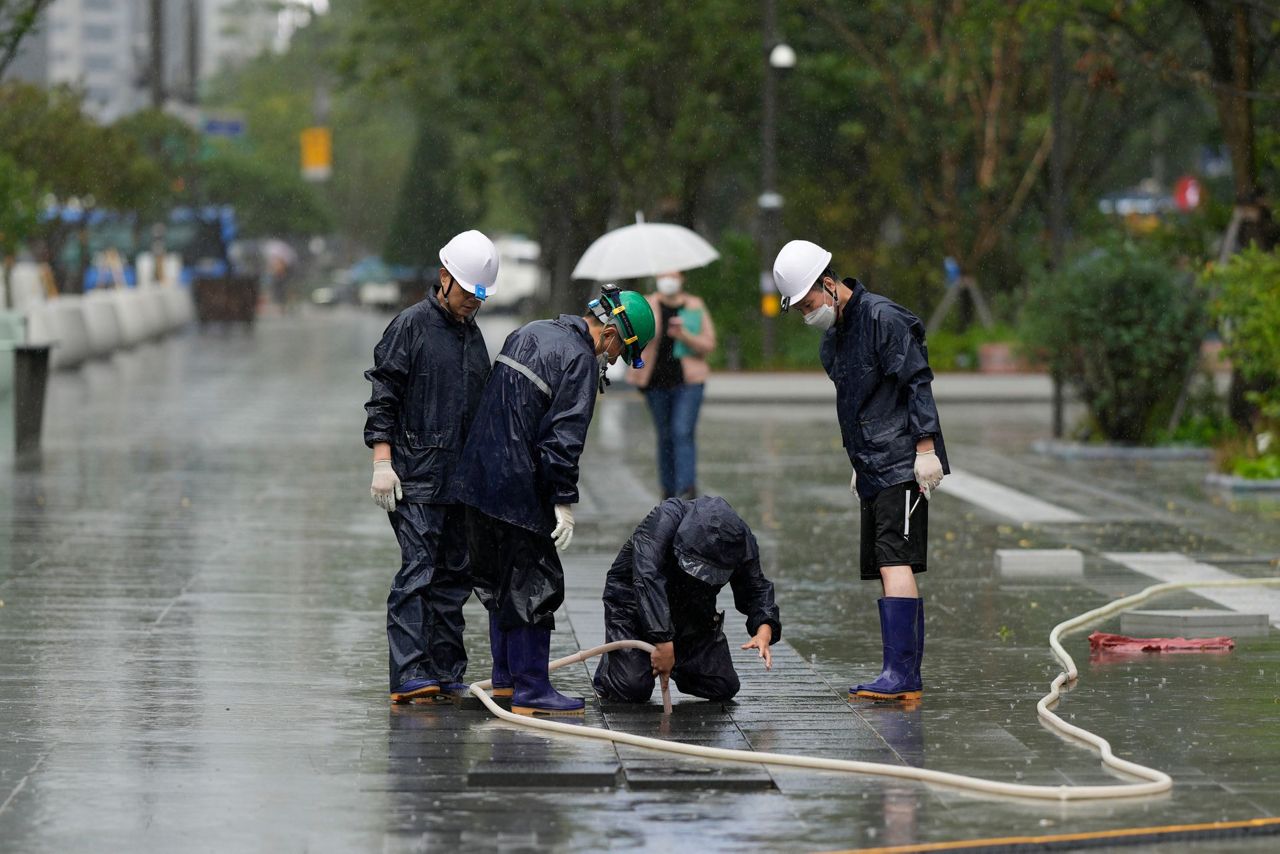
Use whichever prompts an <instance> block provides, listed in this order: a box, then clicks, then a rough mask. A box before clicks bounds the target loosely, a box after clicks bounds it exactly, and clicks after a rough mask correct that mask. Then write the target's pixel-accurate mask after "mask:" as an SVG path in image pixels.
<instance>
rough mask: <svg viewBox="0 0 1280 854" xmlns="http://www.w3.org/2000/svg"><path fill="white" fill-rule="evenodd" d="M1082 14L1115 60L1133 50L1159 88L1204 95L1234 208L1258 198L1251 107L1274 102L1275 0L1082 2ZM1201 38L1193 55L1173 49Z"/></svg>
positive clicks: (1278, 25)
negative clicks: (1213, 113)
mask: <svg viewBox="0 0 1280 854" xmlns="http://www.w3.org/2000/svg"><path fill="white" fill-rule="evenodd" d="M1082 14H1083V15H1084V16H1085V19H1086V20H1087V21H1089V22H1090V23H1092V24H1093V25H1094V26H1096V27H1099V28H1100V29H1102V30H1103V31H1105V32H1106V33H1108V34H1109V35H1110V36H1111V37H1112V39H1111V47H1112V50H1113V51H1114V52H1120V51H1125V50H1129V51H1132V50H1134V49H1136V50H1137V51H1138V52H1139V54H1140V56H1141V59H1142V61H1143V63H1144V64H1145V65H1146V66H1147V68H1148V69H1150V71H1151V72H1152V73H1154V74H1156V75H1157V76H1158V78H1159V79H1160V81H1161V82H1162V83H1166V84H1173V85H1177V86H1187V85H1192V86H1196V87H1200V88H1203V89H1205V90H1207V91H1209V92H1210V93H1211V94H1212V96H1213V100H1214V103H1215V105H1216V107H1217V113H1218V122H1219V124H1220V125H1221V130H1222V137H1223V140H1224V141H1225V143H1226V146H1227V149H1228V151H1229V152H1230V153H1231V168H1232V178H1233V188H1234V191H1235V197H1236V202H1237V203H1238V204H1252V203H1253V201H1254V199H1255V197H1257V196H1258V195H1259V194H1260V190H1261V188H1260V186H1259V180H1258V178H1259V169H1258V157H1257V151H1258V148H1257V126H1256V124H1255V121H1254V105H1255V104H1256V103H1258V102H1260V101H1272V102H1274V101H1276V100H1280V85H1278V83H1277V80H1276V77H1275V75H1274V74H1273V75H1268V74H1267V72H1268V71H1269V70H1271V68H1272V62H1273V60H1274V59H1275V58H1276V56H1277V53H1278V52H1280V3H1277V2H1275V0H1123V1H1122V2H1117V0H1088V2H1085V3H1084V4H1082ZM1188 30H1196V31H1198V32H1199V34H1200V44H1199V45H1198V47H1199V50H1197V51H1194V52H1189V51H1187V50H1185V49H1178V47H1177V46H1179V45H1180V44H1181V42H1180V40H1179V38H1178V35H1179V34H1180V33H1185V32H1187V31H1188Z"/></svg>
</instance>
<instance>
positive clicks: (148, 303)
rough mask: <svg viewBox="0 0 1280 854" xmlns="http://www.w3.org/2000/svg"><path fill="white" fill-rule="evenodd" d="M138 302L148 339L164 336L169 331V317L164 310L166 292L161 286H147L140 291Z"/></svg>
mask: <svg viewBox="0 0 1280 854" xmlns="http://www.w3.org/2000/svg"><path fill="white" fill-rule="evenodd" d="M138 302H139V305H140V311H141V313H142V326H143V329H144V330H146V337H147V340H148V341H151V340H155V339H157V338H163V337H164V336H165V335H167V334H168V333H169V319H168V317H167V316H166V315H165V310H164V294H163V293H161V292H160V289H159V288H146V289H145V290H139V291H138Z"/></svg>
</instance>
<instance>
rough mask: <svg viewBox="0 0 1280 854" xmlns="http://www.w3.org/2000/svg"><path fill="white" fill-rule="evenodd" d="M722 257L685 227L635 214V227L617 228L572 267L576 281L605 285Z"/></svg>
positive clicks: (687, 266) (700, 265)
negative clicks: (653, 220)
mask: <svg viewBox="0 0 1280 854" xmlns="http://www.w3.org/2000/svg"><path fill="white" fill-rule="evenodd" d="M719 257H720V253H719V252H717V251H716V250H715V249H713V248H712V246H711V244H710V243H708V242H707V241H705V240H703V239H702V238H701V237H699V236H698V235H697V234H696V233H695V232H692V231H690V230H689V229H687V228H685V227H684V226H682V225H672V224H670V223H664V222H645V221H644V217H642V216H641V215H640V214H636V223H635V225H626V226H623V227H622V228H618V229H614V230H613V231H611V232H609V233H608V234H606V235H604V236H602V237H599V238H597V239H596V242H595V243H592V244H591V246H590V247H589V248H588V249H587V251H586V252H584V253H583V254H582V258H581V259H580V260H579V261H578V266H576V267H574V268H573V278H575V279H594V280H596V281H598V282H604V281H609V280H612V279H636V278H639V277H641V276H657V275H659V274H660V273H668V272H672V271H675V270H692V269H693V268H695V267H705V266H706V265H708V264H710V263H711V262H712V261H714V260H716V259H717V258H719Z"/></svg>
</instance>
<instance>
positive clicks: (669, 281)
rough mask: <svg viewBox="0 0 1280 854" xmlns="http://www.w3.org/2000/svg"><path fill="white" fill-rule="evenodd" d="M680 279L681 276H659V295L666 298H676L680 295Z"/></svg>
mask: <svg viewBox="0 0 1280 854" xmlns="http://www.w3.org/2000/svg"><path fill="white" fill-rule="evenodd" d="M680 286H681V282H680V277H679V276H659V277H658V293H660V294H662V295H663V296H664V297H669V296H674V295H676V294H678V293H680Z"/></svg>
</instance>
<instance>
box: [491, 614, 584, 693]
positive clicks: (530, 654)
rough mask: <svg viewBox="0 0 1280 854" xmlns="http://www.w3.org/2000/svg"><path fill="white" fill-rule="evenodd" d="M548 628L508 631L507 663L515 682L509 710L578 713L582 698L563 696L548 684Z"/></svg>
mask: <svg viewBox="0 0 1280 854" xmlns="http://www.w3.org/2000/svg"><path fill="white" fill-rule="evenodd" d="M550 654H551V629H540V628H537V627H536V626H520V627H519V628H515V629H510V630H508V631H507V664H508V666H509V667H510V668H511V676H512V679H513V680H514V682H515V690H514V692H513V693H512V696H511V711H513V712H515V713H516V714H520V715H581V714H583V711H584V709H585V708H586V703H585V702H584V701H583V700H582V698H581V697H566V696H565V695H564V694H561V693H560V692H559V691H557V690H556V689H555V688H554V687H552V685H551V679H550V677H549V676H548V670H547V665H548V664H549V663H550V662H549V656H550Z"/></svg>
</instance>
